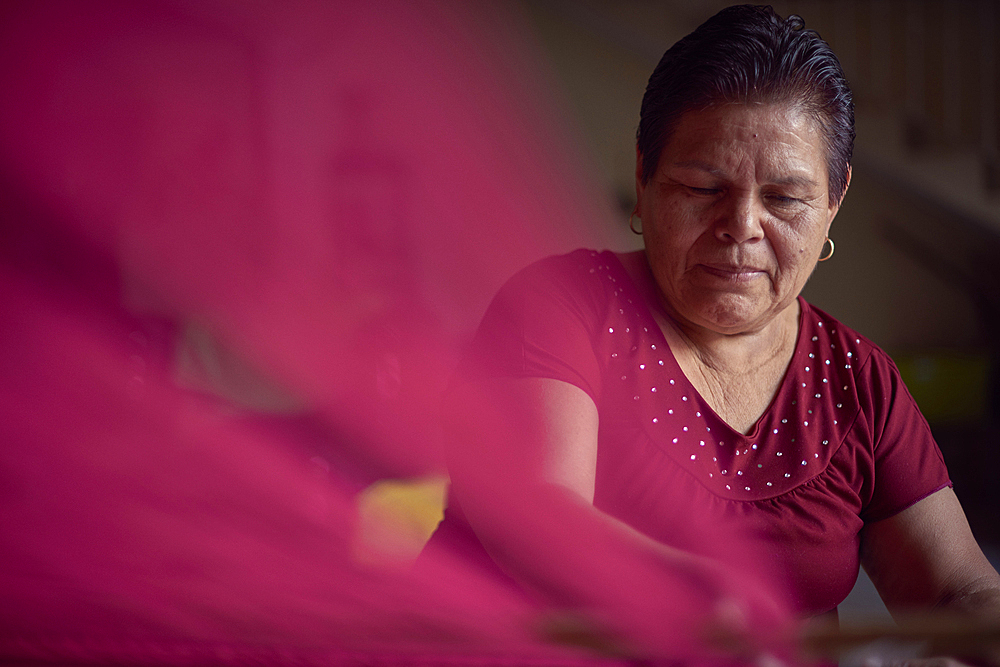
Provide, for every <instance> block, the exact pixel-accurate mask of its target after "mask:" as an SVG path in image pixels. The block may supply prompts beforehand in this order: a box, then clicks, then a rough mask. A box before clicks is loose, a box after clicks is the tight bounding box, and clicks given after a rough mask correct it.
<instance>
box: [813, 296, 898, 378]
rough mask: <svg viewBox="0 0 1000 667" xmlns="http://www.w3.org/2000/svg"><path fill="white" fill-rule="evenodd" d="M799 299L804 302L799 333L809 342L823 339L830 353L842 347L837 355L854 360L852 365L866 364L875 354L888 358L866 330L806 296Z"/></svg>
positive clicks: (847, 359)
mask: <svg viewBox="0 0 1000 667" xmlns="http://www.w3.org/2000/svg"><path fill="white" fill-rule="evenodd" d="M800 302H801V305H802V323H801V330H800V333H799V335H800V336H803V337H807V339H808V340H809V341H810V342H824V344H825V345H826V346H828V349H829V350H830V352H831V354H832V353H833V352H835V351H837V350H840V352H841V354H838V355H836V356H842V357H846V358H845V359H844V363H845V364H852V367H857V366H860V365H863V364H864V363H866V362H867V361H868V360H869V359H871V358H872V356H873V355H874V356H877V357H880V358H885V359H888V355H887V354H886V353H885V352H884V351H883V350H882V348H880V347H879V346H878V345H877V344H875V343H874V342H873V341H872V340H870V339H869V338H867V337H866V336H864V334H861V333H859V332H858V331H857V330H855V329H854V328H852V327H850V326H848V325H847V324H844V323H843V322H842V321H840V320H838V319H837V318H835V317H834V316H832V315H830V314H829V313H827V312H826V311H825V310H822V309H821V308H817V307H816V306H814V305H813V304H811V303H809V302H808V301H806V300H805V299H801V298H800ZM852 362H853V363H852Z"/></svg>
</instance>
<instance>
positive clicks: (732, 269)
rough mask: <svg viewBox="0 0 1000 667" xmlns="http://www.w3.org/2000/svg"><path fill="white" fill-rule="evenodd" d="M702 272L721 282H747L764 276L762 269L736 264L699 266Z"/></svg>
mask: <svg viewBox="0 0 1000 667" xmlns="http://www.w3.org/2000/svg"><path fill="white" fill-rule="evenodd" d="M699 266H700V267H701V268H702V270H704V271H705V272H706V273H708V274H710V275H713V276H715V277H717V278H722V279H723V280H729V281H732V282H747V281H750V280H753V279H754V278H757V277H760V276H762V275H764V274H765V271H764V269H760V268H757V267H755V266H741V265H737V264H700V265H699Z"/></svg>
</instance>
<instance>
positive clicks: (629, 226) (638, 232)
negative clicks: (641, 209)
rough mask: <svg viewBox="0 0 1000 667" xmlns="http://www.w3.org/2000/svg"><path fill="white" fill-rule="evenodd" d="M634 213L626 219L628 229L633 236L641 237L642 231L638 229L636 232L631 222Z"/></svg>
mask: <svg viewBox="0 0 1000 667" xmlns="http://www.w3.org/2000/svg"><path fill="white" fill-rule="evenodd" d="M635 213H636V212H635V211H632V215H630V216H629V217H628V228H629V229H631V230H632V233H633V234H636V235H638V236H642V230H641V229H640V230H638V231H636V229H635V223H634V222H633V219H634V218H635ZM639 222H642V218H639Z"/></svg>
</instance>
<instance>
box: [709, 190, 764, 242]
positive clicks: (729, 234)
mask: <svg viewBox="0 0 1000 667" xmlns="http://www.w3.org/2000/svg"><path fill="white" fill-rule="evenodd" d="M723 204H724V205H723V206H721V207H720V210H719V217H718V219H717V220H716V224H715V236H716V238H718V239H719V240H720V241H722V242H724V243H747V242H749V241H758V240H760V239H762V238H764V228H763V227H762V226H761V215H762V214H763V210H762V209H761V207H759V206H757V203H756V202H755V201H754V198H753V197H751V196H745V195H741V194H740V195H738V194H735V193H734V194H732V195H730V196H729V197H726V200H725V201H724V202H723Z"/></svg>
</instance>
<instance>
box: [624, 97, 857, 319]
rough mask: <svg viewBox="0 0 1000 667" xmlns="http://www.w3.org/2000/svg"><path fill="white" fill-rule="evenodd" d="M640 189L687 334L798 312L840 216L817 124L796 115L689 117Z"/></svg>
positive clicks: (665, 289)
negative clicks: (792, 308)
mask: <svg viewBox="0 0 1000 667" xmlns="http://www.w3.org/2000/svg"><path fill="white" fill-rule="evenodd" d="M640 170H641V165H637V169H636V191H637V196H638V208H639V215H640V217H641V218H642V229H643V238H644V240H645V244H646V254H647V256H648V258H649V264H650V267H651V268H652V271H653V276H654V278H655V279H656V282H657V284H658V286H659V289H660V292H661V295H662V298H663V300H664V304H663V305H664V307H665V308H666V309H667V311H668V312H669V313H670V314H671V316H673V317H675V318H676V319H678V320H679V321H680V323H681V324H682V325H687V326H694V327H696V328H703V329H708V330H711V331H715V332H718V333H726V334H737V333H751V332H757V331H761V330H762V329H764V327H766V326H767V324H768V323H770V322H771V321H772V320H774V318H775V317H776V316H777V315H778V314H779V313H782V312H783V311H784V310H785V309H786V308H788V307H789V306H790V305H792V304H793V303H794V301H795V297H796V296H798V294H799V292H800V291H801V290H802V287H803V285H805V282H806V280H807V279H808V278H809V274H810V273H812V270H813V268H814V267H815V266H816V261H817V259H818V258H819V255H820V252H821V248H822V246H823V244H824V241H825V239H826V236H827V232H828V231H829V229H830V223H831V222H833V218H834V216H835V215H836V213H837V209H838V206H837V205H831V204H830V197H829V189H828V179H827V169H826V154H825V148H824V143H823V139H822V136H821V134H820V131H819V128H818V126H817V125H816V123H815V121H814V120H813V119H812V118H810V117H809V116H808V115H807V114H805V113H804V112H802V111H800V110H799V109H798V108H797V107H795V106H788V105H782V104H778V105H743V104H727V105H721V106H718V107H712V108H709V109H706V110H703V111H691V112H688V113H686V114H684V115H683V116H681V118H680V120H679V121H678V123H677V125H676V127H675V128H674V131H673V135H672V137H671V139H670V141H669V143H667V145H666V146H664V148H663V152H662V153H661V156H660V163H659V165H658V166H657V169H656V171H655V172H654V174H653V176H652V178H650V180H649V182H648V183H647V184H646V185H643V184H642V182H641V180H640V178H639V174H640Z"/></svg>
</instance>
